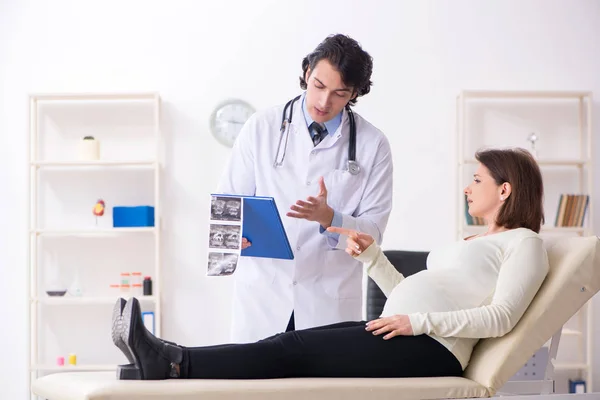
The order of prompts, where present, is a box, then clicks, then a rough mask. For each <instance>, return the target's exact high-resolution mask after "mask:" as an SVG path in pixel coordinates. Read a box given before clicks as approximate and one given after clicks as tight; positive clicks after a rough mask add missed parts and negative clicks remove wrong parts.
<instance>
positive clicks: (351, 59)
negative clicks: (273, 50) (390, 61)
mask: <svg viewBox="0 0 600 400" xmlns="http://www.w3.org/2000/svg"><path fill="white" fill-rule="evenodd" d="M321 60H327V61H329V62H330V63H331V65H333V67H334V68H335V69H336V70H338V72H339V73H340V75H341V76H342V81H343V82H344V84H345V85H346V86H351V87H353V88H354V91H355V93H356V97H357V98H358V97H360V96H364V95H365V94H367V93H369V91H371V85H372V83H373V82H371V73H372V72H373V58H372V57H371V56H370V55H369V53H367V52H366V51H364V50H363V49H362V48H361V47H360V45H359V44H358V42H357V41H356V40H354V39H352V38H350V37H349V36H345V35H341V34H337V35H332V36H328V37H327V38H326V39H325V40H324V41H322V42H321V43H320V44H319V45H318V46H317V48H316V49H315V50H314V51H313V52H312V53H310V54H309V55H307V56H306V57H304V59H303V60H302V76H301V77H300V87H301V88H302V89H304V90H306V88H307V87H308V85H307V83H306V79H305V77H306V71H308V69H309V68H310V70H311V71H313V70H314V69H315V66H316V65H317V64H318V63H319V61H321ZM353 94H354V93H353ZM350 104H351V105H354V104H356V98H355V99H352V100H350Z"/></svg>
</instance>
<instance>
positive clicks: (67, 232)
mask: <svg viewBox="0 0 600 400" xmlns="http://www.w3.org/2000/svg"><path fill="white" fill-rule="evenodd" d="M30 232H31V233H32V234H35V235H38V236H93V237H104V236H111V237H112V236H118V235H133V234H148V233H155V232H156V227H154V226H149V227H140V228H97V229H95V228H89V229H35V230H32V231H30Z"/></svg>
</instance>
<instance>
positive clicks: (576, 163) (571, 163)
mask: <svg viewBox="0 0 600 400" xmlns="http://www.w3.org/2000/svg"><path fill="white" fill-rule="evenodd" d="M536 161H537V163H538V165H540V166H555V167H582V166H584V165H591V163H590V161H589V160H584V159H570V160H569V159H566V160H560V159H539V160H536ZM478 163H479V161H477V160H475V159H468V160H463V161H462V163H461V165H470V164H478Z"/></svg>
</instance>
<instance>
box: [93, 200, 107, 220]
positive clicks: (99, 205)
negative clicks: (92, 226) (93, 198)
mask: <svg viewBox="0 0 600 400" xmlns="http://www.w3.org/2000/svg"><path fill="white" fill-rule="evenodd" d="M105 207H106V205H105V204H104V200H102V199H99V200H98V201H97V202H96V204H95V205H94V210H93V213H94V215H95V216H96V226H98V217H101V216H103V215H104V208H105Z"/></svg>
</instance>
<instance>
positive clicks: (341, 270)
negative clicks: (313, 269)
mask: <svg viewBox="0 0 600 400" xmlns="http://www.w3.org/2000/svg"><path fill="white" fill-rule="evenodd" d="M319 284H320V285H321V287H322V288H323V290H324V291H325V293H326V294H327V295H328V296H329V297H331V298H334V299H339V300H341V299H356V298H360V297H361V296H362V269H361V268H359V267H357V266H356V262H353V261H352V259H351V258H350V256H349V255H348V254H346V252H345V251H343V250H333V249H332V250H328V251H327V252H326V253H325V265H323V269H322V271H321V278H320V279H319Z"/></svg>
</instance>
